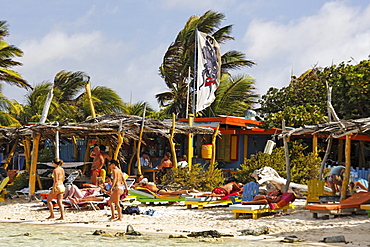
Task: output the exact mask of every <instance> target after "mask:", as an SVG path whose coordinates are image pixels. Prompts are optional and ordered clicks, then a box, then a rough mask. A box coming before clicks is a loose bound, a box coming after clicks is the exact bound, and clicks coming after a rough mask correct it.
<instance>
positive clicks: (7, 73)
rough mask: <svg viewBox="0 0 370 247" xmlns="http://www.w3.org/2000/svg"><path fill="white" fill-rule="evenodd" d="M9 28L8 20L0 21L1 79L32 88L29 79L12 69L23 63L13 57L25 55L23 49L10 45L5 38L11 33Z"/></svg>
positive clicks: (11, 83)
mask: <svg viewBox="0 0 370 247" xmlns="http://www.w3.org/2000/svg"><path fill="white" fill-rule="evenodd" d="M8 29H9V26H8V25H7V24H6V21H0V81H3V82H6V83H9V84H10V85H15V86H18V87H22V88H26V89H31V88H32V87H31V86H30V85H29V84H28V83H27V81H26V80H24V79H23V78H22V76H21V75H20V74H19V73H18V72H16V71H15V70H12V69H11V68H12V67H14V66H20V65H22V63H20V62H17V61H14V60H13V58H14V57H21V56H23V51H22V50H21V49H19V48H17V47H16V46H14V45H9V44H8V43H7V42H6V41H5V40H4V38H5V37H7V36H8V35H9V31H8Z"/></svg>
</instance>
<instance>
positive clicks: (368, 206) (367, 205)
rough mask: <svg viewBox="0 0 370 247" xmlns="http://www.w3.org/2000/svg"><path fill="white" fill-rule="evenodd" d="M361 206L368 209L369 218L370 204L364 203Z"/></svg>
mask: <svg viewBox="0 0 370 247" xmlns="http://www.w3.org/2000/svg"><path fill="white" fill-rule="evenodd" d="M360 208H361V209H364V210H366V213H367V215H368V216H369V218H370V204H362V205H361V206H360Z"/></svg>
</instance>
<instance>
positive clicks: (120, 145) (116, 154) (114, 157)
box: [113, 133, 123, 169]
mask: <svg viewBox="0 0 370 247" xmlns="http://www.w3.org/2000/svg"><path fill="white" fill-rule="evenodd" d="M117 138H118V143H117V147H116V150H114V155H113V159H114V160H118V154H119V150H120V149H121V147H122V143H123V134H122V133H117ZM118 166H119V169H121V165H120V164H119V163H118Z"/></svg>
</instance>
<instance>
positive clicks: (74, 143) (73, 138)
mask: <svg viewBox="0 0 370 247" xmlns="http://www.w3.org/2000/svg"><path fill="white" fill-rule="evenodd" d="M72 143H73V159H74V160H77V157H78V147H77V140H76V137H75V136H72Z"/></svg>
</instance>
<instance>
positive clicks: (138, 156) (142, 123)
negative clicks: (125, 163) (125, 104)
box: [136, 104, 146, 175]
mask: <svg viewBox="0 0 370 247" xmlns="http://www.w3.org/2000/svg"><path fill="white" fill-rule="evenodd" d="M145 111H146V104H144V110H143V117H142V121H141V126H140V132H139V142H138V144H137V150H136V163H137V174H139V175H141V174H142V173H141V162H140V152H141V140H142V139H143V132H144V123H145Z"/></svg>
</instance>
